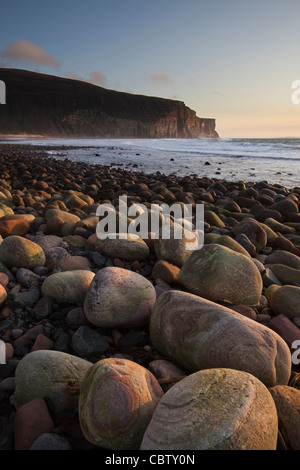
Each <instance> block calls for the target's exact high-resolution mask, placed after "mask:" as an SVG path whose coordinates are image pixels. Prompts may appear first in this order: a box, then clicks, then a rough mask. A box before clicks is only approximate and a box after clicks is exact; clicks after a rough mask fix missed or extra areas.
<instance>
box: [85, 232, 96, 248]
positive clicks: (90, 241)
mask: <svg viewBox="0 0 300 470" xmlns="http://www.w3.org/2000/svg"><path fill="white" fill-rule="evenodd" d="M97 240H98V236H97V233H93V235H91V236H90V237H89V238H88V239H87V244H88V245H89V246H94V245H95V243H96V241H97Z"/></svg>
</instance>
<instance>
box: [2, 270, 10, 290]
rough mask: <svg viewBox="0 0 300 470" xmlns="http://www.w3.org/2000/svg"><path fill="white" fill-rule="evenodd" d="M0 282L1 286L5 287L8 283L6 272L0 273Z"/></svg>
mask: <svg viewBox="0 0 300 470" xmlns="http://www.w3.org/2000/svg"><path fill="white" fill-rule="evenodd" d="M0 284H1V285H2V286H3V287H7V286H8V284H9V277H8V275H7V274H5V273H0Z"/></svg>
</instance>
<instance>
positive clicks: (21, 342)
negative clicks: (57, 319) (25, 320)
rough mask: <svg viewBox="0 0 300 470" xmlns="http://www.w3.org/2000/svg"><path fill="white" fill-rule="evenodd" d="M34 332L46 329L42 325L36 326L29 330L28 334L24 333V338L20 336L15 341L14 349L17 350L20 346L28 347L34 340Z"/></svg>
mask: <svg viewBox="0 0 300 470" xmlns="http://www.w3.org/2000/svg"><path fill="white" fill-rule="evenodd" d="M34 330H43V331H44V327H43V326H42V325H36V326H33V327H32V328H30V329H29V330H27V331H26V333H24V334H23V335H22V336H20V337H19V338H17V339H16V340H15V341H14V344H13V346H14V348H17V347H18V346H28V345H29V344H30V342H31V340H32V332H34Z"/></svg>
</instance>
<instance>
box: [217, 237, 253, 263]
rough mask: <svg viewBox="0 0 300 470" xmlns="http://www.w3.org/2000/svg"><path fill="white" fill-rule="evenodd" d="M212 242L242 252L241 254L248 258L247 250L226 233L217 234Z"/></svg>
mask: <svg viewBox="0 0 300 470" xmlns="http://www.w3.org/2000/svg"><path fill="white" fill-rule="evenodd" d="M213 243H215V244H217V245H222V246H227V248H230V249H231V250H233V251H237V252H238V253H242V255H245V256H247V258H250V254H249V253H248V251H247V250H245V248H244V247H243V246H242V245H241V244H240V243H238V242H237V241H236V240H234V239H233V238H231V237H229V236H228V235H219V236H217V237H216V238H215V240H214V241H213Z"/></svg>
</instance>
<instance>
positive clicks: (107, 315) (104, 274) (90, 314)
mask: <svg viewBox="0 0 300 470" xmlns="http://www.w3.org/2000/svg"><path fill="white" fill-rule="evenodd" d="M155 300H156V292H155V289H154V287H153V285H152V283H151V282H150V281H148V279H146V278H145V277H143V276H141V275H140V274H138V273H135V272H133V271H129V270H127V269H123V268H117V267H107V268H103V269H101V270H99V271H98V273H97V274H96V276H95V277H94V279H93V281H92V283H91V285H90V288H89V290H88V292H87V295H86V298H85V301H84V313H85V315H86V317H87V319H88V320H89V321H90V322H91V323H92V324H93V325H96V326H100V327H103V328H131V327H139V326H143V325H145V324H146V323H148V321H149V318H150V313H151V309H152V307H153V305H154V303H155Z"/></svg>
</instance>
